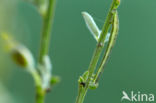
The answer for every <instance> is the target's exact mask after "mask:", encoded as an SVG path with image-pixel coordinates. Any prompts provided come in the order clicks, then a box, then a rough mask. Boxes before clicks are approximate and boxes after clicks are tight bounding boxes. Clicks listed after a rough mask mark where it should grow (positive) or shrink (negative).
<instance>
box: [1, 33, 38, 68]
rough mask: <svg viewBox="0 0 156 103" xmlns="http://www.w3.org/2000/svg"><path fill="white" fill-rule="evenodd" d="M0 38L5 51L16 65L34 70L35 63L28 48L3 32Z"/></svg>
mask: <svg viewBox="0 0 156 103" xmlns="http://www.w3.org/2000/svg"><path fill="white" fill-rule="evenodd" d="M0 36H1V37H2V39H3V40H4V41H5V44H6V45H5V47H6V50H7V51H8V52H9V53H10V55H11V57H12V58H13V60H14V61H15V62H16V63H17V64H18V65H20V66H21V67H23V68H26V69H30V68H31V69H32V68H34V66H35V61H34V58H33V55H32V53H31V52H30V50H29V49H28V48H26V47H25V46H24V45H21V44H19V43H17V42H16V41H15V40H14V39H12V38H11V36H10V35H8V33H5V32H3V33H2V34H1V35H0Z"/></svg>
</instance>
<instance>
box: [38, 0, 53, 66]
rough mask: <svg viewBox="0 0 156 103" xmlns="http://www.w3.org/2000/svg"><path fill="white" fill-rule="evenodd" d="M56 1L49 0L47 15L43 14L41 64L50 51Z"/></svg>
mask: <svg viewBox="0 0 156 103" xmlns="http://www.w3.org/2000/svg"><path fill="white" fill-rule="evenodd" d="M55 2H56V0H49V6H48V9H47V12H46V15H45V16H43V31H42V37H41V44H40V54H39V63H41V64H42V60H43V58H44V56H45V55H48V51H49V42H50V34H51V27H52V21H53V17H54V8H55Z"/></svg>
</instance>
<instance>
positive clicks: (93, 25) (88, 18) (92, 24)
mask: <svg viewBox="0 0 156 103" xmlns="http://www.w3.org/2000/svg"><path fill="white" fill-rule="evenodd" d="M82 16H83V18H84V20H85V23H86V25H87V27H88V29H89V30H90V32H91V33H92V35H93V37H94V38H95V39H96V41H98V38H99V35H100V33H101V31H100V30H99V28H98V26H97V25H96V23H95V21H94V19H93V18H92V16H91V15H90V14H89V13H87V12H82Z"/></svg>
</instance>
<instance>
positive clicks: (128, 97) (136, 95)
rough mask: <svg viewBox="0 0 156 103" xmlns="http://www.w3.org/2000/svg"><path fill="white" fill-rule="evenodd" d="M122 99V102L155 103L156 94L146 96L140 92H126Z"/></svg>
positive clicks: (123, 92)
mask: <svg viewBox="0 0 156 103" xmlns="http://www.w3.org/2000/svg"><path fill="white" fill-rule="evenodd" d="M122 94H123V96H122V98H121V101H131V102H153V101H154V99H155V98H154V94H152V93H151V94H146V93H141V92H140V91H138V92H134V91H131V92H130V94H127V93H126V92H125V91H122Z"/></svg>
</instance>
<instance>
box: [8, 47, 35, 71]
mask: <svg viewBox="0 0 156 103" xmlns="http://www.w3.org/2000/svg"><path fill="white" fill-rule="evenodd" d="M11 57H12V58H13V60H14V61H15V62H16V63H17V64H18V65H20V66H21V67H24V68H28V69H30V68H34V65H35V63H34V58H33V55H32V53H31V52H30V51H29V49H28V48H26V47H25V46H23V45H17V46H15V47H13V48H12V49H11Z"/></svg>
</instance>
